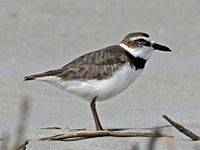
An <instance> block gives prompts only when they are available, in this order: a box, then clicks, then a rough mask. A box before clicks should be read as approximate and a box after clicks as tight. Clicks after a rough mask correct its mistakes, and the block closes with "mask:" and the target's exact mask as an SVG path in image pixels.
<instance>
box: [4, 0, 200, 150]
mask: <svg viewBox="0 0 200 150" xmlns="http://www.w3.org/2000/svg"><path fill="white" fill-rule="evenodd" d="M199 14H200V1H197V0H190V1H187V0H177V1H172V0H169V1H159V0H155V1H144V0H140V1H139V0H135V1H133V0H127V1H120V0H110V1H93V0H87V1H81V0H77V1H69V0H58V1H55V0H43V1H40V0H28V1H27V0H20V1H11V0H10V1H1V2H0V19H1V23H0V52H1V53H0V69H1V71H0V95H1V97H0V133H3V132H7V133H10V134H13V133H14V132H15V130H16V126H17V124H18V118H19V113H18V112H19V104H20V102H21V97H22V96H23V95H28V96H29V97H30V105H31V108H30V115H29V118H28V124H27V131H26V135H25V137H26V138H28V139H32V140H31V141H30V142H29V144H28V145H27V150H46V149H49V150H55V149H56V150H63V149H67V150H70V149H72V150H74V149H76V150H80V149H82V150H85V149H87V150H94V149H95V150H102V149H103V150H112V149H113V150H114V149H115V150H121V149H123V150H129V149H131V148H132V146H133V145H134V144H138V146H139V148H141V149H146V147H147V145H148V142H149V138H115V137H113V138H112V137H101V138H93V139H85V140H77V141H57V142H46V141H37V140H35V139H37V138H39V137H43V136H46V135H51V134H54V133H59V132H60V130H44V129H43V130H42V129H40V128H42V127H49V126H57V127H61V128H62V131H63V130H67V129H68V128H70V129H74V128H87V129H94V124H93V120H92V116H91V112H90V109H89V103H88V102H86V101H83V100H82V99H81V98H78V97H76V96H74V95H71V94H69V93H66V92H63V91H60V90H59V89H57V88H55V87H53V86H50V85H48V84H45V83H41V82H28V83H27V82H23V81H22V80H23V77H24V76H25V75H27V74H31V73H35V72H40V71H44V70H48V69H53V68H57V67H61V66H62V65H64V64H66V63H67V62H69V61H70V60H72V59H73V58H74V57H77V56H79V55H81V54H83V53H85V52H88V51H92V50H96V49H99V48H103V47H105V46H106V45H111V44H116V43H118V42H119V41H120V40H121V39H122V38H123V37H124V36H125V35H126V34H127V33H129V32H135V31H143V32H147V33H149V34H150V35H151V38H152V39H153V40H154V41H157V42H159V43H163V44H165V45H167V46H169V47H170V48H171V49H172V51H173V53H171V54H170V53H161V52H155V53H154V54H153V56H152V57H151V59H150V60H149V62H148V63H147V65H146V69H145V71H144V72H143V74H142V75H141V76H140V77H139V78H138V80H137V81H136V82H135V84H133V85H132V86H130V88H129V89H127V90H126V91H125V92H123V93H122V94H120V95H118V96H116V97H114V98H112V99H110V100H109V101H105V102H101V103H98V104H97V109H98V112H99V115H100V117H101V121H102V124H103V126H104V128H131V130H133V131H148V132H152V130H153V129H154V128H155V127H164V130H165V131H167V132H168V133H170V134H172V135H174V143H175V147H176V149H177V150H182V149H193V147H194V146H198V145H199V143H198V142H192V141H191V140H189V138H188V137H186V136H185V135H183V134H181V133H180V132H178V131H177V130H175V129H174V128H173V127H171V126H169V124H168V123H167V122H166V121H165V120H164V119H163V118H162V114H166V115H168V116H170V117H172V118H174V119H175V120H177V121H178V122H180V123H181V124H183V125H184V126H185V127H188V128H189V129H191V130H192V131H194V132H195V133H197V134H199V135H200V131H199V128H200V115H199V114H200V109H199V108H200V102H199V97H200V92H199V91H200V78H199V74H200V59H199V56H200V50H199V41H200V15H199ZM164 147H165V142H164V140H163V139H162V138H160V139H159V140H158V141H157V148H156V149H164Z"/></svg>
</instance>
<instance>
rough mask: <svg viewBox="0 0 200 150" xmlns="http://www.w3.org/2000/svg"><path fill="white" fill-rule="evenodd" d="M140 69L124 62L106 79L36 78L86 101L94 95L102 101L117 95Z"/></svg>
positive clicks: (136, 75) (131, 81) (126, 86)
mask: <svg viewBox="0 0 200 150" xmlns="http://www.w3.org/2000/svg"><path fill="white" fill-rule="evenodd" d="M142 71H143V69H138V70H135V69H134V68H131V67H130V65H129V64H125V65H124V66H122V67H121V68H120V69H119V70H118V71H116V72H115V73H114V74H113V76H111V77H110V78H108V79H102V80H96V79H93V80H68V81H65V80H62V79H61V78H59V77H54V76H49V77H42V78H37V80H39V81H45V82H48V83H50V84H53V85H55V86H57V87H59V88H61V89H63V90H66V91H68V92H70V93H73V94H75V95H77V96H80V97H82V98H84V99H86V100H88V101H91V100H92V99H93V98H94V97H97V100H98V101H102V100H106V99H109V98H111V97H113V96H115V95H118V94H119V93H121V92H122V91H123V90H125V89H126V88H128V86H129V85H130V84H131V83H133V81H135V79H136V78H137V77H138V76H139V75H140V73H141V72H142Z"/></svg>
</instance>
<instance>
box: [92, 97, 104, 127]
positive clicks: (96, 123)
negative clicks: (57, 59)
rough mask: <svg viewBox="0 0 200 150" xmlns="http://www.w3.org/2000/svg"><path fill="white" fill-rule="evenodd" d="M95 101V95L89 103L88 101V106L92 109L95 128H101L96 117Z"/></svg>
mask: <svg viewBox="0 0 200 150" xmlns="http://www.w3.org/2000/svg"><path fill="white" fill-rule="evenodd" d="M95 102H96V97H95V98H93V99H92V101H91V103H90V108H91V110H92V115H93V118H94V122H95V126H96V129H97V130H103V128H102V126H101V123H100V120H99V117H98V114H97V111H96V104H95Z"/></svg>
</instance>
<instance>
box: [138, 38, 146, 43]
mask: <svg viewBox="0 0 200 150" xmlns="http://www.w3.org/2000/svg"><path fill="white" fill-rule="evenodd" d="M136 41H137V42H141V43H145V42H147V41H146V40H144V39H137V40H136Z"/></svg>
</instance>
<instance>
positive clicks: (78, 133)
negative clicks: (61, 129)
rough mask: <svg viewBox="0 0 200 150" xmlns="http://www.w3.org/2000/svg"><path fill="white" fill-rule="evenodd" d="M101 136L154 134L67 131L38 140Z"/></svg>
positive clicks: (147, 134) (143, 134)
mask: <svg viewBox="0 0 200 150" xmlns="http://www.w3.org/2000/svg"><path fill="white" fill-rule="evenodd" d="M102 136H113V137H153V136H154V133H142V132H130V131H127V132H124V131H123V132H122V131H109V130H99V131H93V130H80V131H69V132H65V133H63V134H58V135H53V136H49V137H44V138H41V139H39V140H64V139H70V138H93V137H102ZM158 137H171V136H169V135H166V134H161V133H159V134H158Z"/></svg>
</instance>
